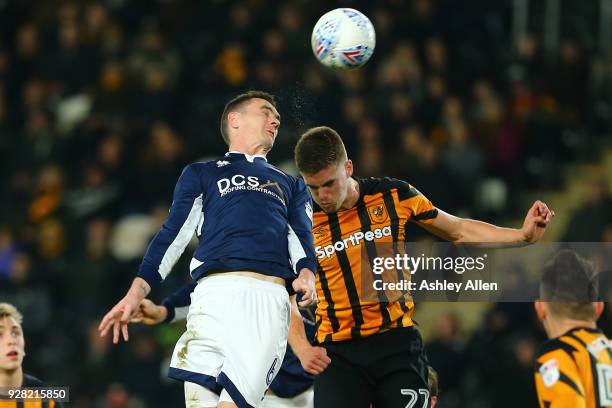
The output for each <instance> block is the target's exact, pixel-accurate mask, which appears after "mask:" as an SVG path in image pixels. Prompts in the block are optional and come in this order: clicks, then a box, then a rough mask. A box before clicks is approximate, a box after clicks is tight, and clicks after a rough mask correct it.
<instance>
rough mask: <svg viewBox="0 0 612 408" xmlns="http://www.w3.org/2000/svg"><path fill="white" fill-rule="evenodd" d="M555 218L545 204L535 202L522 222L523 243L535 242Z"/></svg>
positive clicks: (553, 213) (538, 201)
mask: <svg viewBox="0 0 612 408" xmlns="http://www.w3.org/2000/svg"><path fill="white" fill-rule="evenodd" d="M554 216H555V212H554V211H552V210H551V209H549V208H548V206H547V205H546V203H544V202H542V201H540V200H537V201H536V202H534V203H533V205H532V206H531V208H530V209H529V211H527V215H526V216H525V221H524V222H523V228H521V231H522V233H523V241H525V242H536V241H538V240H539V239H540V238H542V235H544V231H545V230H546V226H547V225H548V223H549V222H550V220H552V219H553V217H554Z"/></svg>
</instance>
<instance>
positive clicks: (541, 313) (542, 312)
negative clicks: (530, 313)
mask: <svg viewBox="0 0 612 408" xmlns="http://www.w3.org/2000/svg"><path fill="white" fill-rule="evenodd" d="M544 303H545V302H542V301H541V300H536V301H535V302H534V303H533V306H534V307H535V311H536V314H537V315H538V319H540V320H542V321H544V320H546V314H547V313H546V311H547V310H546V306H545V304H544Z"/></svg>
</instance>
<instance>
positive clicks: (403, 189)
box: [394, 180, 438, 224]
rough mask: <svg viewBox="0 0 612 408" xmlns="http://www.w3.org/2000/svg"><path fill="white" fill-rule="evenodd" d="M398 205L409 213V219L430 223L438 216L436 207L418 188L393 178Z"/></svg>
mask: <svg viewBox="0 0 612 408" xmlns="http://www.w3.org/2000/svg"><path fill="white" fill-rule="evenodd" d="M394 184H395V186H396V187H397V195H398V197H399V201H400V206H402V207H403V208H404V209H405V210H407V211H408V212H409V213H410V221H414V222H418V223H423V224H430V223H431V222H433V220H434V219H435V218H436V217H437V216H438V209H437V208H436V207H434V205H433V204H432V202H431V201H429V199H428V198H427V197H425V196H424V195H423V194H422V193H421V192H420V191H419V190H417V189H416V188H414V187H413V186H412V185H410V184H408V183H406V182H405V181H401V180H395V183H394Z"/></svg>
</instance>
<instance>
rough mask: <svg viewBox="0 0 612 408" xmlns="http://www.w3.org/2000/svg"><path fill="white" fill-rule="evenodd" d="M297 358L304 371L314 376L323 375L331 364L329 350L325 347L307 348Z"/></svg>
mask: <svg viewBox="0 0 612 408" xmlns="http://www.w3.org/2000/svg"><path fill="white" fill-rule="evenodd" d="M297 357H298V359H299V360H300V363H301V364H302V367H303V368H304V371H306V372H307V373H309V374H312V375H317V374H321V373H322V372H323V371H324V370H325V369H326V368H327V366H328V365H329V363H331V359H330V358H329V357H328V356H327V350H325V348H323V347H317V346H311V347H305V348H303V349H302V350H301V351H300V353H299V355H298V356H297Z"/></svg>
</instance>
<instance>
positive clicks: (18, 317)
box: [0, 303, 23, 324]
mask: <svg viewBox="0 0 612 408" xmlns="http://www.w3.org/2000/svg"><path fill="white" fill-rule="evenodd" d="M5 317H12V318H13V319H15V321H16V322H17V323H19V324H21V322H22V321H23V315H22V314H21V313H19V310H17V308H16V307H15V306H13V305H11V304H10V303H0V319H3V318H5Z"/></svg>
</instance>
